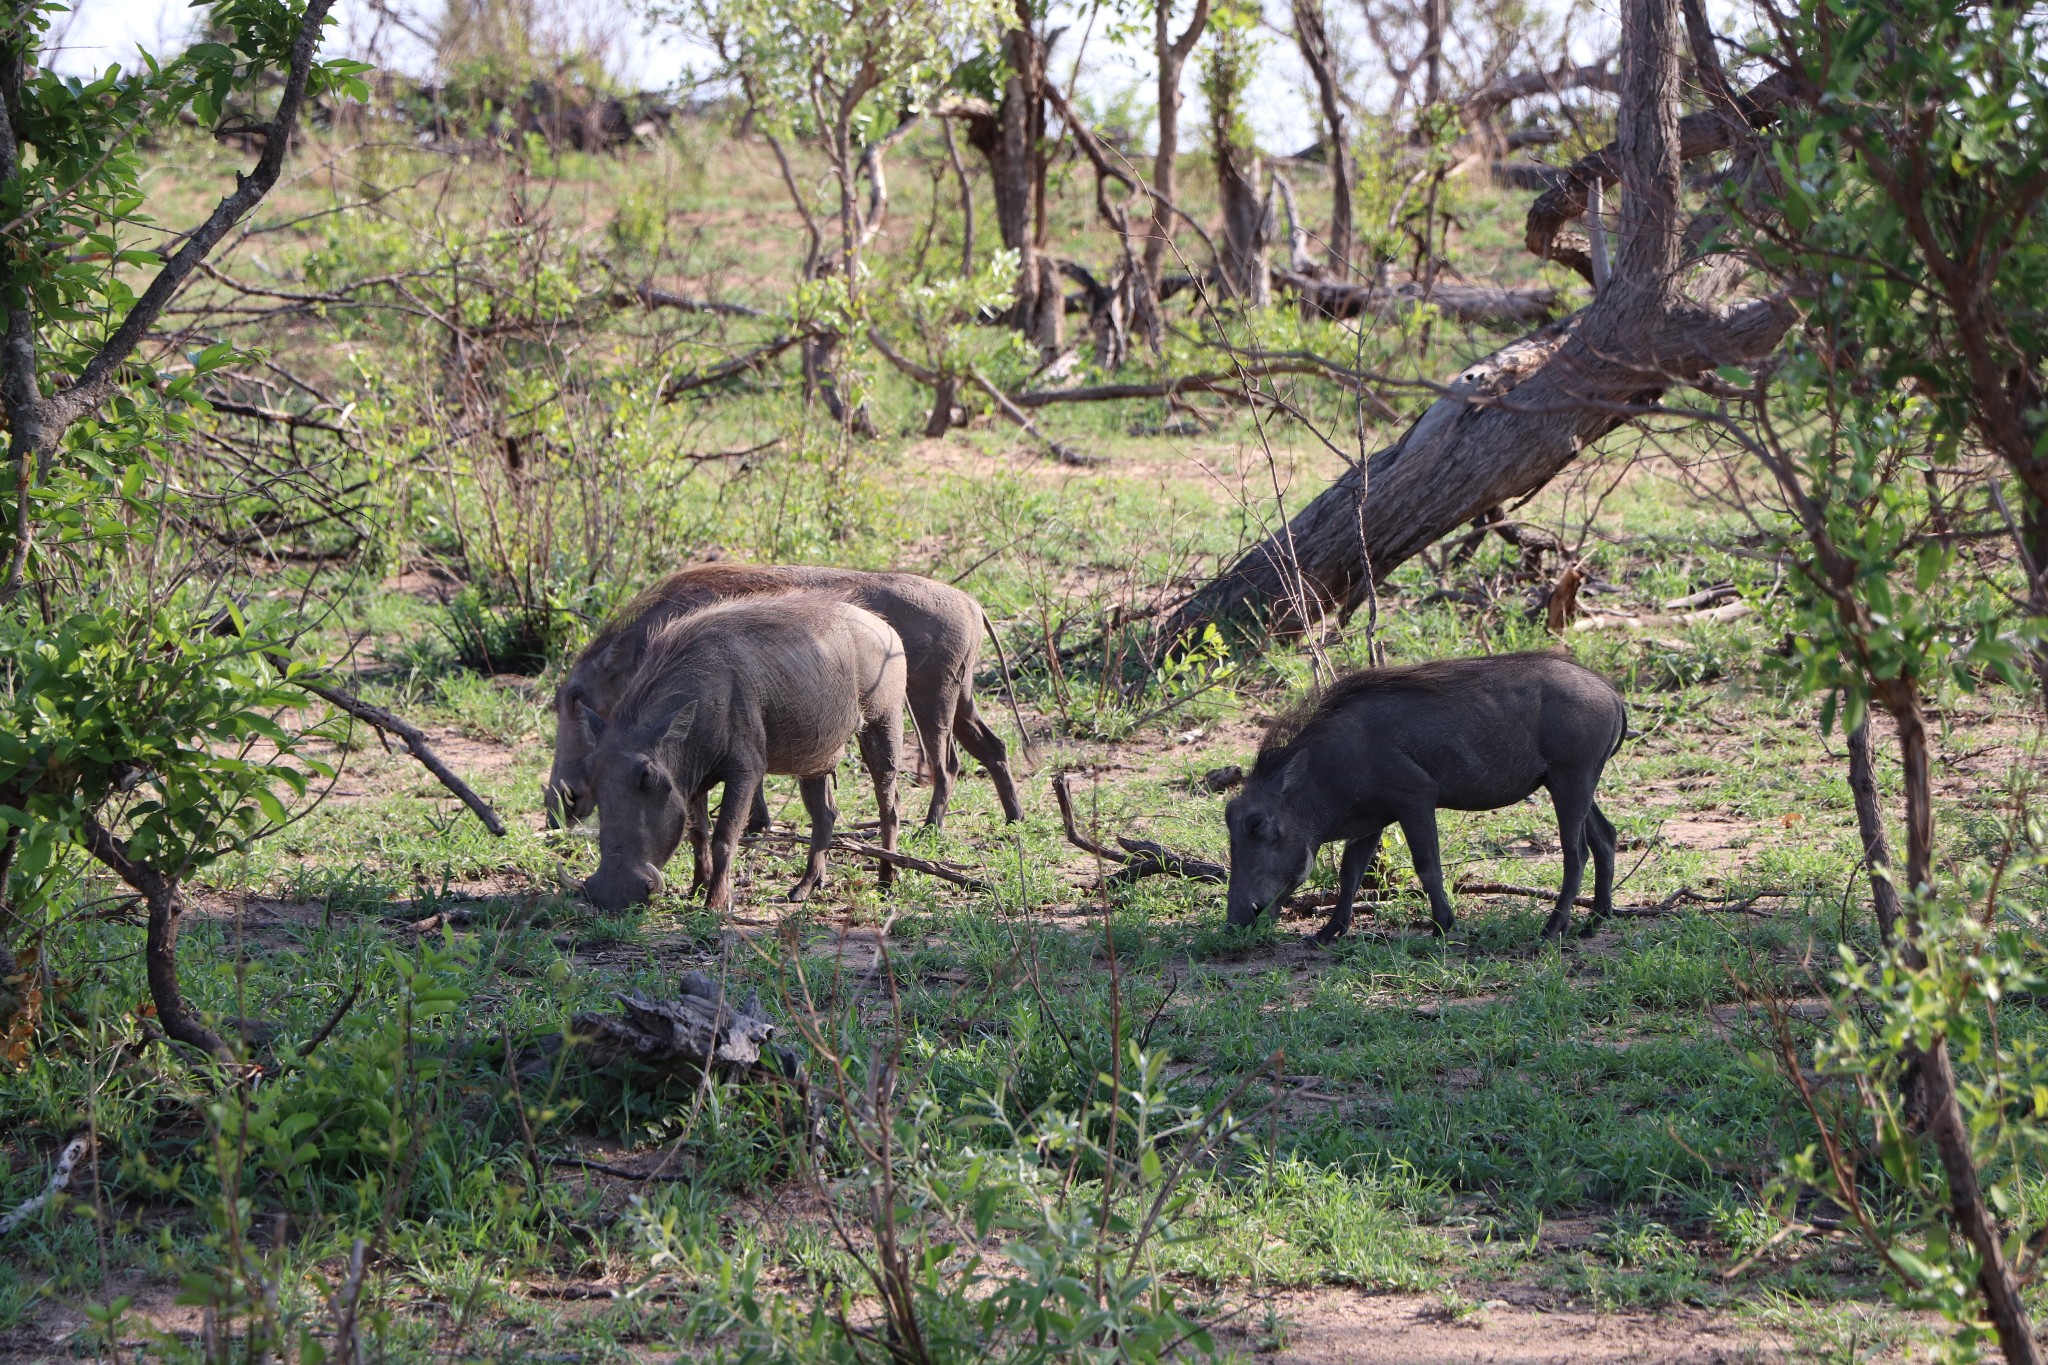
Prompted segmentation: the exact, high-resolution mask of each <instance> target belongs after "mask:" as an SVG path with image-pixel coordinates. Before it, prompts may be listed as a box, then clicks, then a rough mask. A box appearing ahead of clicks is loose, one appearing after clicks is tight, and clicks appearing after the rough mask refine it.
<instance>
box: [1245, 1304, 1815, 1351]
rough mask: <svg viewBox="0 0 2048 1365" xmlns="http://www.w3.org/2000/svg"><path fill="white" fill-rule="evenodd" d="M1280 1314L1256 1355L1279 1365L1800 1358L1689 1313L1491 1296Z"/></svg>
mask: <svg viewBox="0 0 2048 1365" xmlns="http://www.w3.org/2000/svg"><path fill="white" fill-rule="evenodd" d="M1274 1308H1275V1310H1276V1311H1277V1312H1278V1314H1279V1316H1280V1319H1281V1321H1282V1323H1283V1324H1284V1334H1283V1337H1282V1342H1283V1344H1282V1346H1281V1349H1279V1350H1278V1351H1274V1352H1272V1353H1271V1354H1266V1353H1264V1352H1261V1353H1260V1356H1259V1358H1260V1359H1262V1360H1271V1361H1274V1362H1276V1365H1340V1362H1341V1365H1468V1362H1469V1363H1470V1365H1480V1363H1481V1362H1484V1363H1485V1365H1550V1362H1559V1363H1560V1365H1562V1363H1563V1362H1570V1365H1598V1363H1599V1362H1606V1361H1630V1362H1658V1365H1662V1363H1663V1362H1684V1365H1720V1362H1724V1361H1726V1362H1735V1361H1784V1360H1791V1359H1793V1358H1794V1357H1793V1356H1792V1354H1790V1344H1789V1343H1788V1342H1784V1341H1779V1340H1774V1339H1772V1338H1771V1337H1770V1336H1768V1335H1767V1334H1765V1333H1764V1332H1761V1331H1759V1330H1758V1329H1756V1328H1753V1327H1750V1326H1748V1325H1738V1324H1737V1323H1736V1322H1735V1321H1734V1320H1733V1319H1730V1318H1727V1317H1724V1316H1721V1315H1718V1314H1714V1313H1707V1312H1702V1311H1700V1310H1698V1309H1691V1308H1676V1309H1668V1310H1666V1311H1664V1312H1660V1313H1590V1312H1583V1311H1579V1310H1564V1311H1554V1312H1553V1311H1545V1310H1544V1309H1543V1308H1541V1307H1539V1306H1536V1305H1534V1304H1516V1303H1513V1302H1510V1301H1508V1300H1505V1299H1494V1300H1490V1301H1488V1302H1487V1303H1486V1304H1485V1305H1484V1306H1483V1307H1479V1308H1477V1309H1475V1310H1473V1311H1471V1312H1469V1313H1462V1314H1454V1313H1453V1312H1451V1311H1450V1310H1448V1309H1447V1308H1446V1307H1445V1305H1444V1303H1443V1301H1442V1300H1440V1299H1438V1298H1436V1297H1435V1296H1433V1295H1427V1294H1363V1293H1357V1292H1353V1291H1342V1290H1317V1291H1313V1292H1305V1293H1298V1294H1282V1295H1279V1296H1278V1297H1277V1298H1276V1299H1275V1300H1274ZM1261 1316H1263V1314H1261Z"/></svg>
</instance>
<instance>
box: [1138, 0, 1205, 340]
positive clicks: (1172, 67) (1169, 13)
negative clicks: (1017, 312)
mask: <svg viewBox="0 0 2048 1365" xmlns="http://www.w3.org/2000/svg"><path fill="white" fill-rule="evenodd" d="M1172 20H1173V3H1172V0H1153V8H1152V57H1153V61H1154V62H1155V63H1156V64H1157V67H1158V76H1159V145H1158V147H1157V148H1156V149H1155V150H1154V151H1153V154H1152V188H1153V189H1154V190H1156V191H1157V193H1156V194H1154V195H1153V197H1152V227H1151V232H1150V235H1149V236H1147V238H1146V239H1145V282H1146V286H1147V290H1148V292H1149V293H1150V294H1151V296H1152V298H1153V299H1154V300H1155V301H1156V300H1157V299H1158V298H1159V281H1160V277H1161V276H1162V275H1163V274H1164V273H1165V264H1166V248H1167V246H1168V244H1169V243H1170V242H1171V241H1172V238H1173V210H1171V209H1170V208H1168V207H1167V205H1168V204H1170V203H1173V202H1175V199H1176V191H1175V185H1174V180H1175V168H1176V165H1177V163H1178V161H1179V157H1180V75H1181V70H1182V69H1183V68H1184V67H1185V66H1186V65H1187V60H1188V54H1189V53H1190V52H1192V51H1194V48H1195V43H1196V42H1197V41H1198V40H1199V39H1200V38H1201V36H1202V30H1203V29H1204V28H1206V27H1207V26H1208V23H1209V0H1195V8H1194V13H1192V14H1190V15H1189V16H1188V26H1187V28H1186V29H1184V30H1182V32H1181V35H1180V37H1178V38H1174V37H1171V36H1170V35H1171V33H1172ZM1144 320H1146V321H1148V322H1149V323H1150V324H1151V325H1152V326H1154V327H1155V328H1156V327H1157V326H1158V325H1159V324H1158V309H1157V308H1156V307H1155V308H1152V309H1149V310H1146V318H1145V319H1144ZM1163 340H1164V338H1163V337H1162V336H1160V335H1157V334H1154V335H1148V336H1147V337H1146V341H1147V342H1149V343H1150V344H1151V345H1152V347H1153V349H1154V350H1155V351H1156V350H1157V349H1158V348H1159V346H1160V345H1161V344H1162V342H1163Z"/></svg>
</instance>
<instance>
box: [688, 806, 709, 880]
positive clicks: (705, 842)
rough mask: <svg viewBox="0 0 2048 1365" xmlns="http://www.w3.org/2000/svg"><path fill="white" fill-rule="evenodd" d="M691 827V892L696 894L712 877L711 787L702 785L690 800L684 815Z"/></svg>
mask: <svg viewBox="0 0 2048 1365" xmlns="http://www.w3.org/2000/svg"><path fill="white" fill-rule="evenodd" d="M684 819H685V820H686V821H687V822H688V824H689V827H690V864H691V867H690V894H691V895H693V896H694V895H696V894H697V893H698V892H699V891H702V890H703V889H704V886H705V883H707V882H708V881H709V880H710V879H711V789H710V788H709V787H708V786H707V787H701V788H699V789H698V791H697V794H696V795H694V796H692V797H691V798H690V801H689V813H688V814H687V815H685V816H684Z"/></svg>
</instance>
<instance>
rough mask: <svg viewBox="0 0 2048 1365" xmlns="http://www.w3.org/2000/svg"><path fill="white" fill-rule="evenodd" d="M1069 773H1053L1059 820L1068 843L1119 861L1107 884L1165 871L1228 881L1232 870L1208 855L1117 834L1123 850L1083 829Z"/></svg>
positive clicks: (1127, 882) (1122, 883) (1193, 878)
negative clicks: (1091, 836) (1068, 780)
mask: <svg viewBox="0 0 2048 1365" xmlns="http://www.w3.org/2000/svg"><path fill="white" fill-rule="evenodd" d="M1067 777H1068V774H1067V773H1065V772H1057V773H1054V774H1053V775H1052V795H1053V799H1054V800H1055V801H1057V802H1059V807H1060V823H1061V824H1062V825H1063V826H1065V828H1066V832H1067V842H1068V843H1070V844H1072V845H1073V846H1074V847H1075V848H1078V849H1080V850H1081V851H1083V852H1084V853H1092V854H1094V855H1095V856H1096V857H1098V858H1101V859H1103V860H1105V861H1107V862H1112V863H1115V864H1117V868H1118V870H1117V871H1116V872H1113V873H1111V874H1110V875H1109V877H1108V878H1107V879H1106V880H1105V881H1104V883H1103V884H1104V885H1105V886H1128V885H1130V884H1131V883H1132V882H1135V881H1140V880H1142V879H1144V878H1146V877H1151V876H1157V875H1159V874H1162V873H1163V874H1166V875H1168V876H1174V877H1186V878H1187V879H1188V880H1190V881H1197V882H1227V881H1229V880H1230V869H1229V868H1227V867H1224V866H1223V865H1222V864H1221V863H1212V862H1210V861H1209V860H1208V859H1206V858H1196V857H1191V856H1189V855H1188V854H1185V853H1176V852H1174V851H1173V850H1172V849H1170V848H1168V847H1166V846H1165V845H1164V844H1159V843H1154V842H1153V841H1152V840H1150V839H1128V838H1125V837H1124V836H1122V835H1118V836H1117V843H1119V844H1121V845H1123V851H1121V852H1119V851H1118V850H1116V849H1113V848H1110V847H1109V846H1108V845H1106V844H1103V843H1101V842H1099V841H1097V840H1095V839H1091V838H1089V837H1088V836H1087V835H1085V834H1083V833H1082V832H1081V826H1080V823H1079V822H1078V821H1077V820H1076V819H1075V818H1074V796H1073V793H1072V792H1071V791H1069V790H1068V788H1067Z"/></svg>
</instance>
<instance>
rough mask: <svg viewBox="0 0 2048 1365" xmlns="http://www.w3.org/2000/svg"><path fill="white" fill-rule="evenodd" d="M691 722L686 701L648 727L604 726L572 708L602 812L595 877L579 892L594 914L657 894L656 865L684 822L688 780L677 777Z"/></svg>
mask: <svg viewBox="0 0 2048 1365" xmlns="http://www.w3.org/2000/svg"><path fill="white" fill-rule="evenodd" d="M696 719H697V703H696V702H694V701H692V702H690V703H688V704H687V705H685V706H684V707H683V708H682V709H681V710H679V711H676V712H675V713H674V714H673V715H671V716H668V717H667V718H665V719H661V720H657V721H655V722H654V723H652V724H649V725H639V726H632V727H628V726H625V725H607V724H606V722H605V720H604V718H603V717H601V716H599V715H598V714H597V712H595V711H593V710H591V709H590V707H589V706H588V705H579V709H578V710H577V712H576V720H577V724H578V725H579V726H581V727H582V728H583V730H584V734H585V738H586V739H587V740H588V741H589V744H590V748H591V751H592V752H591V754H590V758H589V761H588V764H587V770H588V772H589V774H590V779H591V780H590V783H589V786H590V790H591V792H592V795H593V796H594V798H595V803H596V805H597V808H598V809H599V810H600V811H601V812H603V816H604V819H603V823H602V825H601V826H600V827H599V831H598V839H597V849H598V859H597V871H596V872H594V873H592V874H591V876H590V880H589V881H587V882H585V883H584V884H583V894H584V895H586V896H588V897H589V898H590V903H591V904H592V905H595V906H597V907H598V908H599V909H600V910H618V909H622V908H623V907H625V906H628V905H637V904H639V903H640V902H641V901H644V900H646V899H647V898H648V897H650V896H652V895H654V894H655V893H656V892H658V891H660V890H661V888H662V877H661V869H662V865H663V864H665V863H666V862H668V860H669V859H670V858H671V857H673V856H674V855H675V851H676V845H677V844H679V843H681V842H682V838H683V829H684V827H685V825H686V823H687V821H688V818H689V793H688V791H687V790H686V789H685V784H686V783H690V782H694V781H695V780H696V779H695V777H694V775H686V774H682V773H679V772H678V771H677V764H678V760H679V759H680V758H681V757H682V754H683V749H684V745H685V742H686V741H687V740H688V739H689V737H690V728H691V726H692V725H693V724H694V723H695V721H696Z"/></svg>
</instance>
